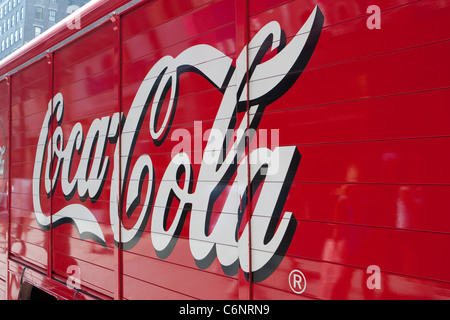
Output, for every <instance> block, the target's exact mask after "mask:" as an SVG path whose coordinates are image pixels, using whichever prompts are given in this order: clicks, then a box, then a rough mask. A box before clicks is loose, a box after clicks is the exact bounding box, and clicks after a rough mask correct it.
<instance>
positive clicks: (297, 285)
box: [289, 270, 306, 294]
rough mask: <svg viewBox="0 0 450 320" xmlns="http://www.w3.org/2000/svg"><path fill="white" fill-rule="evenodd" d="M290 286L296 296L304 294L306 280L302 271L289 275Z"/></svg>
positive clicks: (295, 271) (294, 271)
mask: <svg viewBox="0 0 450 320" xmlns="http://www.w3.org/2000/svg"><path fill="white" fill-rule="evenodd" d="M289 286H290V287H291V290H292V291H293V292H294V293H296V294H302V293H303V291H305V289H306V278H305V275H304V274H303V273H302V272H301V271H300V270H293V271H292V272H291V273H290V274H289Z"/></svg>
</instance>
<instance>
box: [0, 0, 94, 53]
mask: <svg viewBox="0 0 450 320" xmlns="http://www.w3.org/2000/svg"><path fill="white" fill-rule="evenodd" d="M88 2H89V0H0V60H1V59H3V58H5V57H6V56H8V55H9V54H11V53H13V52H14V51H16V50H17V49H19V48H20V47H22V46H23V45H24V44H25V43H27V42H28V41H30V40H32V39H34V38H35V37H37V36H38V35H40V34H41V33H42V32H44V31H45V30H47V29H48V28H50V27H52V26H53V25H54V24H56V23H57V22H59V21H60V20H62V19H64V18H65V17H67V16H68V15H69V14H70V13H72V12H73V11H75V10H76V9H77V8H80V7H82V6H83V5H85V4H86V3H88Z"/></svg>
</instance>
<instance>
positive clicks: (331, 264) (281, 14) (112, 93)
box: [0, 0, 450, 300]
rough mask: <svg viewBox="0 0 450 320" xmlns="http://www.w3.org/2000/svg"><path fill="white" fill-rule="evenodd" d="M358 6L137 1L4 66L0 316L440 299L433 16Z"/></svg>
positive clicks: (439, 128)
mask: <svg viewBox="0 0 450 320" xmlns="http://www.w3.org/2000/svg"><path fill="white" fill-rule="evenodd" d="M127 2H128V1H94V2H93V3H92V4H91V5H90V6H89V10H88V9H85V10H84V11H83V12H82V25H83V26H88V25H90V24H91V23H93V22H95V21H97V20H98V19H101V18H102V17H104V16H105V15H107V14H109V13H111V12H113V11H114V10H118V9H120V7H121V6H122V5H124V4H125V3H127ZM373 4H376V3H373V1H358V2H355V1H317V0H313V1H306V0H292V1H286V0H256V1H253V0H248V1H246V0H215V1H211V0H203V1H171V0H159V1H142V2H141V3H138V4H136V5H135V6H133V7H131V8H130V9H127V10H126V11H124V12H121V11H119V14H118V15H116V16H115V18H114V19H113V20H114V21H111V20H105V22H104V23H103V24H101V25H99V26H97V27H95V28H93V29H92V30H90V31H88V32H86V33H82V34H78V35H77V37H76V39H75V40H72V41H70V42H69V43H64V44H62V45H61V46H60V47H58V48H55V49H52V48H53V46H55V45H57V44H60V43H61V41H63V40H64V39H67V38H68V37H69V36H71V35H73V34H74V33H75V32H76V30H69V29H68V28H66V27H65V22H63V23H60V24H58V25H57V26H56V27H55V28H54V29H53V31H51V32H48V33H46V34H45V35H44V36H43V37H41V38H40V40H41V41H35V42H33V43H31V44H29V45H28V46H27V47H26V48H25V49H22V50H21V51H19V52H18V53H16V54H14V55H13V56H11V57H10V58H8V59H7V60H4V61H3V62H1V63H0V73H1V74H3V75H5V74H6V73H8V74H7V77H5V78H4V79H2V80H1V81H0V96H1V99H0V125H1V127H0V152H2V153H1V158H0V160H1V162H0V299H17V297H18V293H19V289H20V280H21V277H23V279H25V280H26V281H28V282H31V283H32V284H33V285H35V286H37V287H39V288H41V289H43V290H44V291H47V292H48V293H50V294H52V295H54V296H55V297H57V298H58V299H73V298H74V297H75V298H77V299H97V298H100V299H289V300H290V299H448V298H449V297H450V276H449V274H448V270H449V266H450V258H449V257H448V254H446V253H447V252H448V250H449V248H450V215H449V212H450V200H449V194H450V174H449V172H450V171H449V170H448V169H447V168H448V163H450V151H449V150H450V148H449V147H450V129H449V125H448V124H449V122H448V119H449V118H450V111H449V108H448V101H449V99H450V81H449V77H448V74H449V72H450V63H449V61H448V55H449V53H450V41H449V40H450V30H449V29H448V22H447V21H448V15H449V13H450V5H449V4H448V3H446V2H445V1H438V0H430V1H413V0H391V1H383V3H380V4H379V5H380V7H381V13H380V18H381V29H369V28H368V27H367V21H368V19H370V17H371V13H367V8H368V7H369V6H370V5H373ZM308 18H309V20H308ZM307 21H309V22H311V24H308V22H307ZM313 21H314V23H312V22H313ZM302 26H304V27H305V28H307V27H308V26H310V27H311V28H312V31H311V32H309V30H307V29H303V32H300V33H299V30H300V29H301V28H302ZM280 30H283V31H282V32H280ZM303 37H304V39H305V40H306V39H308V40H307V42H306V43H307V44H306V46H305V47H304V48H300V47H299V48H297V47H294V46H295V44H296V43H297V42H298V41H299V39H303ZM258 39H259V40H258ZM274 39H275V40H278V39H281V41H276V42H274V43H272V41H274ZM264 40H266V42H264ZM296 41H297V42H296ZM249 43H250V45H249V47H250V49H249V50H248V47H247V45H248V44H249ZM280 46H281V47H283V48H282V50H280V48H279V47H280ZM46 50H51V51H50V54H49V55H47V56H40V57H39V59H37V60H36V61H33V62H31V63H29V64H25V65H24V63H25V62H26V61H28V60H30V59H32V58H34V57H36V56H37V55H39V54H41V53H42V52H45V51H46ZM265 51H267V52H265ZM247 52H248V53H249V56H248V58H247V56H246V53H247ZM257 52H259V54H258V55H257V54H256V53H257ZM281 56H283V57H284V58H283V59H281V60H280V59H278V60H277V58H279V57H281ZM168 57H171V58H168ZM239 57H240V58H239ZM255 57H256V58H255ZM255 59H257V60H256V62H255ZM274 61H277V63H274ZM166 67H167V68H166ZM16 68H17V69H16ZM246 70H250V72H249V73H248V74H246ZM247 83H249V85H247ZM278 83H281V84H279V85H277V84H278ZM164 88H165V89H166V90H163V89H164ZM273 88H275V89H274V90H272V89H273ZM247 97H249V98H247ZM159 100H160V101H159ZM52 101H53V104H52ZM154 102H156V103H155V104H153V103H154ZM62 110H63V111H64V112H62ZM166 115H167V118H166ZM239 128H240V129H242V131H241V132H240V131H239V130H238V129H239ZM225 129H231V131H230V132H234V133H235V134H237V135H238V137H237V141H238V142H239V141H240V140H239V139H241V138H240V136H239V132H240V133H242V132H244V130H246V132H253V133H255V136H254V137H253V138H252V139H251V143H250V144H249V145H245V144H244V143H243V142H242V141H243V140H241V142H242V143H240V144H239V143H236V144H234V145H233V143H234V142H235V141H236V140H231V143H229V144H228V145H227V149H226V150H225V153H226V154H228V155H236V162H237V163H236V162H235V163H234V165H233V164H230V163H228V162H225V163H222V164H221V165H216V163H214V164H213V165H211V164H209V163H207V160H208V159H213V160H214V159H215V158H214V156H215V155H216V154H215V153H214V152H217V151H218V150H222V145H223V144H221V143H219V145H218V147H217V141H219V142H221V141H222V140H220V139H223V136H222V137H219V138H217V139H213V138H212V137H213V136H214V134H216V133H217V131H219V133H224V130H225ZM214 130H216V131H214ZM208 139H209V140H208ZM119 142H120V147H119ZM214 142H215V143H216V144H215V145H214ZM227 142H230V140H227ZM3 148H4V149H3ZM265 148H268V149H270V150H271V152H267V151H266V149H265ZM262 151H266V152H265V153H264V154H262ZM277 151H279V152H280V153H279V155H280V157H279V158H277V153H276V152H277ZM257 152H261V153H260V154H258V155H259V156H260V157H261V158H259V159H260V160H261V159H262V160H264V159H266V160H267V158H264V156H269V157H272V158H271V159H276V160H278V162H276V160H273V162H271V163H270V164H267V163H265V166H264V168H265V167H267V166H269V168H270V166H275V164H277V165H278V171H277V170H275V173H273V172H271V171H270V170H269V171H270V172H271V173H270V174H269V173H267V171H265V169H264V168H263V169H261V166H262V165H263V164H262V163H257V162H252V161H250V163H249V164H248V163H247V159H248V155H249V154H251V156H250V159H251V160H252V159H253V157H254V156H255V155H256V154H257ZM180 154H185V155H186V158H187V159H189V162H188V163H186V162H185V163H184V164H183V163H176V162H175V160H176V159H179V158H177V157H179V155H180ZM208 157H209V158H208ZM50 159H52V161H51V160H50ZM50 163H52V164H51V165H50ZM83 166H85V167H83ZM83 168H84V169H83ZM120 224H122V225H123V227H122V228H120V227H119V225H120ZM249 235H250V236H249ZM169 240H170V241H169ZM119 244H121V245H119ZM249 253H250V255H249ZM370 266H377V267H378V268H379V270H380V273H372V272H370V270H371V269H370V268H369V267H370ZM74 268H75V269H74ZM294 270H298V271H301V274H303V275H304V278H305V279H302V280H301V282H299V281H300V280H299V278H298V277H295V276H293V275H298V274H300V273H298V272H297V273H295V272H294ZM75 280H77V281H79V287H77V288H78V289H79V290H78V291H77V290H76V289H77V288H75V289H74V288H73V287H72V288H71V287H70V286H69V285H68V284H71V283H73V281H75ZM289 280H291V283H290V282H289ZM295 281H297V282H295ZM305 282H306V288H304V290H303V291H302V292H301V294H296V293H295V292H294V291H293V290H292V287H294V289H295V286H296V285H299V283H302V284H305ZM297 291H299V290H297Z"/></svg>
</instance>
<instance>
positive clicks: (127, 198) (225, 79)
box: [33, 7, 323, 281]
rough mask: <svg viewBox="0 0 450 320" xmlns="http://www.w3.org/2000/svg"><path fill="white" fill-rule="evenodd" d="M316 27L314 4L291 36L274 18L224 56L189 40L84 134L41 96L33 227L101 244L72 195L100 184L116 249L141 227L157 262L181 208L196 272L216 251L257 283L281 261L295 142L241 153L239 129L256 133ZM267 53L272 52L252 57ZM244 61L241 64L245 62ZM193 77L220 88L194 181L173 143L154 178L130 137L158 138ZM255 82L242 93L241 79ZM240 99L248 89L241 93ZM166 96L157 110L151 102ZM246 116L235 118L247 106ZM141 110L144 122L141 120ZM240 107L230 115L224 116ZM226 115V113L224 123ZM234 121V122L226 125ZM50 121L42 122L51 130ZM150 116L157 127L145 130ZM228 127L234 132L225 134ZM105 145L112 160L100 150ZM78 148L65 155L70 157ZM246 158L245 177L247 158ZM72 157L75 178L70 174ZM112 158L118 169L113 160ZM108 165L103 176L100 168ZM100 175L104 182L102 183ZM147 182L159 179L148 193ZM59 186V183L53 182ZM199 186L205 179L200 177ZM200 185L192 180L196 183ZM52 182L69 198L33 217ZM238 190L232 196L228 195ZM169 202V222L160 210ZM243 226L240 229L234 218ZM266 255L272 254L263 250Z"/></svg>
mask: <svg viewBox="0 0 450 320" xmlns="http://www.w3.org/2000/svg"><path fill="white" fill-rule="evenodd" d="M322 26H323V15H322V13H321V12H320V10H319V8H318V7H316V8H315V9H314V10H313V12H312V13H311V15H310V16H309V18H308V19H307V21H306V22H305V24H304V25H303V26H302V27H301V29H300V30H299V31H298V33H297V34H296V36H295V37H293V38H292V39H291V40H290V41H289V43H286V39H285V34H284V32H283V31H282V30H281V28H280V26H279V24H278V23H277V22H275V21H273V22H270V23H268V24H267V25H265V26H264V27H263V28H262V29H261V30H260V31H259V32H258V33H257V34H256V35H255V36H254V37H253V39H252V40H251V41H250V43H249V44H248V46H247V47H245V48H244V49H243V50H242V52H241V53H240V55H239V56H238V58H237V59H236V61H235V63H234V64H233V60H232V59H231V58H229V57H227V56H226V55H224V54H223V53H222V52H221V51H219V50H217V49H215V48H214V47H212V46H209V45H195V46H193V47H190V48H188V49H186V50H185V51H183V52H182V53H180V54H179V55H178V56H177V57H172V56H165V57H163V58H162V59H160V60H159V61H158V62H157V63H155V65H154V66H153V67H152V68H151V69H150V71H149V72H148V74H147V76H146V77H145V79H144V81H143V82H142V84H141V86H140V87H139V89H138V91H137V93H136V95H135V98H134V100H133V102H132V105H131V107H130V109H129V111H128V114H127V115H126V116H125V114H123V113H120V112H117V113H114V114H113V115H111V116H105V117H102V118H97V119H94V120H93V122H92V124H91V125H90V128H89V130H88V131H87V133H86V132H84V130H83V128H82V125H81V124H80V123H76V124H75V125H74V126H73V127H72V130H71V132H70V135H69V137H68V138H67V136H66V137H64V134H63V130H62V128H61V125H62V123H63V122H64V108H65V107H64V97H63V95H62V94H61V93H58V94H56V95H55V96H54V98H53V99H52V100H51V101H50V102H49V105H48V110H47V113H46V115H45V118H44V121H43V124H42V129H41V132H40V136H39V141H38V147H37V151H36V160H35V166H34V174H33V195H34V196H33V205H34V210H35V212H34V213H35V217H36V220H37V222H38V223H39V225H40V227H41V228H43V229H45V230H48V229H49V228H50V227H51V225H53V227H57V226H59V225H61V224H65V223H71V224H73V225H74V226H76V228H77V230H78V232H79V234H80V237H81V238H82V239H85V238H90V239H94V240H95V241H97V242H98V243H100V244H102V245H104V246H106V242H105V237H104V233H103V232H102V229H101V227H100V225H99V223H98V222H97V219H96V217H95V215H94V214H93V213H92V212H91V210H90V208H89V207H88V206H87V204H84V201H87V200H88V199H89V200H90V202H92V203H94V202H95V201H96V200H97V199H98V198H99V196H100V195H102V194H103V190H104V186H105V183H109V184H110V186H109V187H110V188H109V189H110V191H109V219H110V225H111V227H112V231H113V234H114V240H115V243H116V245H118V244H119V242H120V243H121V245H122V248H123V249H125V250H129V249H131V248H133V247H134V246H135V245H136V244H137V243H138V242H139V240H140V239H141V237H142V235H143V231H144V229H145V228H146V226H147V224H148V223H150V228H151V233H149V236H151V240H152V244H153V248H154V250H155V252H156V254H157V255H158V257H159V258H161V259H165V258H167V257H168V256H169V255H170V254H171V252H172V250H173V249H174V248H175V246H176V244H177V240H178V239H179V235H180V233H181V230H182V229H183V228H184V227H187V226H184V224H185V221H187V220H186V219H185V218H186V216H187V215H188V214H189V215H190V217H189V220H188V221H189V226H188V228H189V246H190V251H191V254H192V256H193V258H194V260H195V262H196V264H197V266H198V267H199V268H202V269H205V268H207V267H209V266H210V265H211V263H212V262H213V261H214V260H215V259H216V258H217V259H218V261H219V262H220V264H221V265H222V269H223V271H224V272H225V274H227V275H235V274H237V272H238V270H239V268H241V269H242V270H243V271H244V272H245V274H247V275H248V273H249V272H252V276H253V278H252V279H253V281H262V280H264V279H266V278H267V277H268V276H269V275H270V274H271V273H272V272H273V271H274V270H275V268H276V266H277V265H278V264H279V263H280V262H281V259H282V257H283V256H284V255H285V253H286V251H287V249H288V247H289V245H290V243H291V240H292V237H293V235H294V232H295V230H296V227H297V222H296V219H295V217H294V215H293V213H292V212H283V206H284V203H285V201H286V198H287V195H288V193H289V189H290V186H291V183H292V180H293V177H294V175H295V173H296V171H297V168H298V165H299V162H300V153H299V151H298V150H297V148H296V147H295V146H283V147H279V146H275V147H274V148H272V149H269V148H267V147H259V148H256V149H255V150H252V151H251V153H250V154H246V152H245V150H246V149H245V146H246V143H250V142H251V141H246V139H248V140H251V139H252V138H253V137H252V135H249V134H248V132H249V131H250V130H257V129H258V125H259V122H260V120H261V117H262V116H263V111H264V108H265V107H266V106H267V105H269V104H270V103H272V102H273V101H275V100H277V99H278V98H279V97H281V96H282V95H284V94H285V93H286V92H287V91H288V90H289V88H290V87H291V86H292V85H293V84H294V83H295V81H296V80H297V79H298V77H299V76H300V74H301V72H302V70H303V69H304V68H305V66H306V65H307V63H308V61H309V59H310V57H311V55H312V53H313V51H314V48H315V46H316V44H317V41H318V39H319V36H320V32H321V29H322ZM270 50H272V52H275V51H274V50H276V52H277V54H276V55H274V56H273V57H272V58H270V59H264V57H265V56H266V53H267V52H269V51H270ZM247 67H248V69H247ZM186 72H195V73H197V74H199V75H201V76H202V77H204V78H205V79H207V80H208V81H209V82H210V83H211V85H212V86H214V87H215V88H216V89H217V90H219V91H220V92H221V93H222V94H223V98H222V101H221V103H220V106H219V107H218V111H217V114H216V118H215V121H214V124H213V126H212V130H211V131H210V133H209V135H208V136H207V137H206V141H207V142H206V147H205V148H204V150H203V157H201V159H200V160H199V161H200V169H199V170H198V173H196V176H194V172H193V170H192V164H193V162H192V161H193V156H192V155H190V154H189V153H188V152H186V151H185V150H182V149H180V150H177V152H173V153H172V159H171V161H170V162H169V163H168V164H167V167H166V170H165V173H164V174H163V176H155V170H154V163H153V161H152V158H151V156H150V155H149V154H136V152H135V147H136V143H137V141H138V139H139V137H140V134H141V132H142V131H143V130H141V129H143V128H145V129H146V130H149V132H150V135H151V140H152V142H153V144H154V145H155V146H162V145H164V143H165V141H166V139H167V137H168V136H169V132H170V130H171V122H172V119H173V117H174V114H175V111H176V104H177V102H178V92H179V88H180V86H182V83H180V81H179V80H180V75H182V74H183V73H186ZM254 79H257V81H254V82H253V83H252V84H251V88H250V90H248V88H247V86H248V81H250V82H252V80H254ZM248 94H249V96H248ZM164 100H165V101H168V102H167V105H166V106H165V108H164V109H163V108H162V103H160V101H164ZM248 107H249V108H250V111H251V112H250V113H246V111H247V108H248ZM148 112H150V114H149V118H150V121H149V122H150V123H145V122H144V119H145V116H146V115H148ZM236 114H240V115H242V117H240V120H239V121H236V117H233V115H236ZM227 119H228V120H227ZM233 121H234V123H233ZM52 123H53V125H51V124H52ZM156 123H158V125H157V126H156V125H154V124H156ZM230 128H232V131H233V134H234V139H227V137H228V136H229V134H228V132H229V130H230ZM109 146H114V148H115V149H114V150H115V151H114V156H113V157H112V158H111V157H109V156H105V150H106V148H107V147H109ZM76 154H78V155H81V157H80V160H79V161H76V162H74V160H73V159H74V155H76ZM252 158H257V159H258V161H257V163H256V164H255V163H252V164H251V165H252V170H251V171H250V172H251V173H250V174H249V173H248V170H247V169H248V161H251V160H252ZM74 163H76V164H77V165H78V167H77V168H76V170H75V171H76V174H74V175H73V174H72V175H71V172H72V171H71V170H73V168H72V167H73V164H74ZM119 164H120V165H119ZM111 171H112V173H111ZM108 173H109V174H111V177H112V178H111V180H110V181H106V180H107V179H106V177H107V176H108ZM239 179H241V181H246V182H250V184H251V185H252V186H255V185H257V186H258V189H259V196H258V198H257V201H256V203H253V204H252V216H251V219H250V225H251V246H252V249H254V251H253V252H252V259H251V260H252V265H251V266H249V248H248V245H249V242H250V240H249V227H250V226H249V222H248V221H246V220H243V219H242V216H243V214H244V211H245V210H246V209H247V201H246V199H247V198H248V192H253V191H252V190H250V188H249V187H248V185H246V186H245V187H242V184H239V183H235V182H236V181H238V180H239ZM155 180H158V181H160V182H159V188H158V190H155V189H156V187H155ZM58 181H59V182H58ZM205 182H207V183H205ZM200 184H201V185H200ZM225 186H228V196H227V198H226V200H225V201H224V204H223V208H222V210H223V212H235V213H236V214H220V215H219V217H218V219H217V221H215V225H214V226H212V227H211V225H210V224H211V212H212V208H213V207H214V204H215V202H216V200H217V199H218V198H219V197H220V196H221V195H222V194H223V192H224V189H225V188H224V187H225ZM56 188H61V190H62V193H63V194H64V198H65V200H66V201H69V200H71V199H73V197H79V199H81V201H80V203H69V204H67V205H66V206H64V207H62V208H61V209H59V208H58V211H57V212H55V213H53V215H52V216H51V217H50V216H48V215H46V214H44V213H43V210H42V203H41V199H42V197H41V190H42V191H43V190H45V193H46V194H47V197H50V196H51V195H52V194H53V193H54V192H55V189H56ZM236 195H238V196H236ZM119 199H123V201H124V203H126V208H125V212H124V214H126V216H127V217H128V218H129V217H134V220H133V221H134V222H133V223H134V225H133V226H131V227H130V226H124V224H123V222H122V220H121V219H120V218H119V217H120V212H121V210H120V206H121V204H120V201H119ZM174 199H176V200H177V201H176V202H175V203H177V204H178V209H177V210H176V214H175V216H174V217H173V218H172V219H171V221H169V219H168V213H167V208H168V207H169V206H171V205H172V206H173V200H174ZM243 221H246V222H245V223H246V224H245V225H241V224H243V223H244V222H243ZM275 253H276V254H275Z"/></svg>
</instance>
